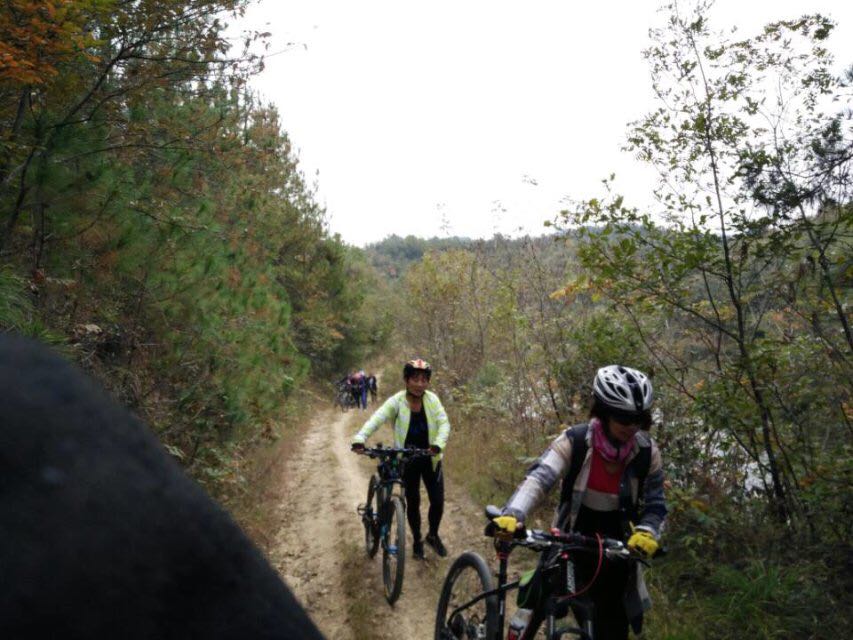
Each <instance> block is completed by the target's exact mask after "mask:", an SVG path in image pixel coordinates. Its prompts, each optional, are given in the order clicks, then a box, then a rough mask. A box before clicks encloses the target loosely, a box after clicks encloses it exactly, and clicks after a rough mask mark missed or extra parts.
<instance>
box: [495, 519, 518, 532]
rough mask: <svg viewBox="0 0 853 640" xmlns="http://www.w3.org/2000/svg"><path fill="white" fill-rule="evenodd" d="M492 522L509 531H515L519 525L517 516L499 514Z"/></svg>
mask: <svg viewBox="0 0 853 640" xmlns="http://www.w3.org/2000/svg"><path fill="white" fill-rule="evenodd" d="M492 522H494V523H495V524H496V525H497V526H498V528H499V529H502V530H504V531H506V532H507V533H515V530H516V529H518V526H519V523H518V519H517V518H516V517H515V516H498V517H497V518H493V519H492Z"/></svg>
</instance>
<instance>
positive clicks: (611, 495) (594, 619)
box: [342, 359, 667, 640]
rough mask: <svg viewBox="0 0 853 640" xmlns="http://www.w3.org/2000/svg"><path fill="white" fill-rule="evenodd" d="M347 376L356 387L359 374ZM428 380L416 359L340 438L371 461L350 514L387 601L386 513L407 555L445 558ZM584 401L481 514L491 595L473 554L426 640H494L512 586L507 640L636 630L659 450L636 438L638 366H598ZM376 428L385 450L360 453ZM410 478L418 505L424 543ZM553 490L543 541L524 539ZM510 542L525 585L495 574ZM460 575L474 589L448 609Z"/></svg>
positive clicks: (660, 503)
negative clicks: (584, 408) (569, 619)
mask: <svg viewBox="0 0 853 640" xmlns="http://www.w3.org/2000/svg"><path fill="white" fill-rule="evenodd" d="M357 373H360V374H361V378H360V379H361V380H363V381H364V380H365V379H369V378H370V377H371V376H365V374H364V372H357ZM432 373H433V371H432V367H431V366H430V364H429V363H428V362H426V361H425V360H423V359H414V360H410V361H408V362H406V363H405V365H404V367H403V383H404V387H405V388H404V389H402V390H401V391H399V392H397V393H395V394H394V395H392V396H391V397H389V398H388V399H387V400H386V401H385V402H384V403H383V404H382V405H381V406H380V407H379V408H378V409H377V410H376V411H375V413H374V414H373V415H372V416H371V417H370V418H369V419H368V420H367V421H366V422H365V423H364V425H363V426H362V427H361V429H359V431H358V433H356V434H355V435H354V436H353V437H352V439H351V447H352V450H353V451H355V452H356V453H361V454H368V455H370V457H372V458H374V459H378V460H379V467H378V470H377V474H376V475H375V476H374V477H373V478H371V483H370V487H369V490H368V501H367V503H366V504H363V505H361V506H360V507H359V513H360V514H361V517H362V522H363V524H364V527H365V540H366V542H367V551H368V555H370V556H371V557H372V555H373V554H374V553H376V551H377V549H378V547H379V546H380V544H381V545H382V549H383V578H384V579H385V584H386V597H388V600H389V602H393V601H394V600H395V599H396V598H397V597H398V596H399V593H400V589H401V587H402V570H403V569H402V568H403V561H404V558H405V532H404V530H402V532H403V535H399V533H398V534H396V535H395V533H394V531H395V526H394V525H395V524H396V525H397V526H396V530H397V531H401V529H399V528H400V527H402V526H403V525H402V522H401V519H402V516H401V515H399V516H397V515H395V511H396V512H398V513H400V514H401V513H402V511H403V510H404V509H405V514H406V520H407V521H408V524H409V529H410V531H411V534H412V539H413V544H412V555H413V557H415V558H418V559H423V558H424V542H426V544H427V545H429V546H430V547H431V548H432V549H433V551H434V552H435V553H436V554H437V555H438V556H441V557H444V556H446V555H447V548H446V546H445V544H444V542H443V541H442V539H441V537H440V536H439V526H440V524H441V520H442V516H443V513H444V469H443V465H442V457H443V456H444V453H445V450H446V447H447V442H448V437H449V435H450V421H449V419H448V417H447V413H446V412H445V410H444V406H443V405H442V403H441V401H440V400H439V398H438V396H437V395H436V394H435V393H433V392H432V391H430V390H429V389H428V387H429V385H430V381H431V377H432ZM358 380H359V378H355V381H353V375H350V376H347V378H346V382H347V384H349V385H351V386H353V387H355V386H357V385H359V384H360V385H361V386H357V388H358V389H359V390H361V389H369V387H367V385H368V384H369V383H368V382H366V381H364V382H361V383H359V382H358ZM374 381H375V378H374ZM342 382H343V381H342ZM374 384H375V382H374ZM360 392H361V391H360ZM361 393H363V394H366V391H365V392H361ZM590 396H591V398H590V409H589V418H588V420H587V421H585V422H583V423H581V424H577V425H574V426H571V427H568V428H565V427H564V428H563V430H562V432H561V433H560V435H559V436H558V437H557V438H556V439H555V440H554V441H553V442H552V443H551V444H550V446H549V447H548V448H547V449H546V450H545V452H544V453H543V454H542V455H541V456H540V457H539V458H538V459H537V460H536V462H534V463H533V465H532V466H531V467H530V468H529V469H528V471H527V474H526V476H525V478H524V479H523V481H522V482H521V484H520V485H519V486H518V488H517V489H516V490H515V492H514V493H513V494H512V495H511V496H510V498H509V500H508V501H507V502H506V504H505V505H504V506H503V508H497V507H489V508H488V509H487V518H488V524H489V526H488V527H487V535H490V536H492V537H494V539H495V548H496V550H497V552H498V558H499V559H500V564H501V569H500V572H499V578H500V580H499V582H500V584H499V586H498V587H497V588H493V586H492V573H491V571H490V570H488V568H487V567H486V566H485V561H483V560H482V559H481V558H480V557H479V556H478V555H477V554H473V553H470V552H468V553H466V554H463V555H462V556H460V558H459V559H458V560H457V561H456V562H455V563H454V564H453V566H452V567H451V569H450V572H449V573H448V576H447V580H446V581H445V585H444V589H443V591H442V594H441V598H440V600H439V612H438V616H437V619H436V631H435V638H436V640H441V639H447V640H450V639H458V640H462V639H463V638H486V639H487V640H502V638H503V637H504V635H503V632H504V629H503V627H504V613H505V612H504V607H503V602H504V598H505V596H506V592H507V591H509V590H511V589H519V598H518V603H519V606H520V608H519V610H518V612H517V613H516V616H514V617H513V620H512V621H511V622H510V626H509V635H508V636H507V638H509V639H512V640H525V639H528V638H533V636H534V635H535V634H536V633H537V631H538V629H539V627H540V626H541V625H543V624H545V627H544V628H545V633H546V635H545V637H546V638H548V639H549V640H551V639H556V638H561V637H564V636H565V635H572V636H573V637H578V638H581V639H583V640H593V639H594V640H611V639H615V640H623V639H626V638H627V637H628V632H629V628H632V629H633V630H634V631H635V632H636V633H640V632H641V629H642V623H643V614H644V612H645V611H647V610H648V609H649V607H650V606H651V601H650V599H649V595H648V591H647V590H646V587H645V583H644V580H643V568H642V565H643V564H645V561H646V559H648V558H651V557H654V556H656V555H657V554H658V552H659V550H660V542H659V540H660V536H661V531H662V527H663V524H664V520H665V518H666V513H667V508H666V502H665V499H664V476H663V465H662V460H661V454H660V451H659V449H658V447H657V445H656V444H655V442H654V440H653V439H652V437H651V436H650V433H649V432H650V429H651V426H652V417H651V407H652V396H653V393H652V383H651V380H650V379H649V377H648V376H646V375H645V374H644V373H643V372H641V371H638V370H637V369H633V368H630V367H625V366H621V365H608V366H605V367H602V368H600V369H598V371H597V373H596V375H595V378H594V380H593V384H592V393H591V394H590ZM361 398H362V400H361V401H360V403H359V405H357V406H361V407H362V408H365V407H366V395H362V396H361ZM384 423H389V424H390V425H391V427H392V430H393V447H392V448H388V447H386V448H382V446H381V445H378V446H377V448H374V449H368V448H367V447H366V442H367V439H368V438H369V437H370V436H371V435H372V434H373V433H374V432H375V431H376V430H377V429H378V428H379V427H380V426H381V425H382V424H384ZM469 446H476V443H469ZM421 482H423V485H424V487H425V489H426V493H427V496H428V498H429V510H428V514H427V522H428V529H427V534H426V536H425V537H422V528H421V514H420V485H421ZM557 484H560V485H561V490H560V496H559V501H558V506H557V509H556V512H555V515H554V517H553V520H552V523H551V527H552V528H551V529H550V533H547V532H539V531H536V530H529V529H527V528H526V527H525V522H526V521H527V520H528V518H529V516H530V515H531V514H532V513H533V512H534V511H535V509H536V508H537V507H538V506H539V505H540V504H541V503H542V502H543V501H544V498H545V496H546V495H547V494H548V493H549V492H550V491H551V490H552V489H553V488H554V487H555V486H556V485H557ZM395 488H398V489H399V491H398V492H397V494H396V495H395V493H394V492H395ZM517 546H523V547H527V548H531V549H534V550H538V551H540V552H541V558H540V562H539V565H538V567H537V569H536V570H535V571H533V572H531V574H530V575H529V576H527V582H525V583H524V584H520V582H519V581H515V582H508V581H507V578H506V562H507V558H508V556H509V551H510V550H511V549H512V548H514V547H517ZM569 567H570V568H569ZM466 568H468V569H473V570H474V571H475V573H476V574H477V575H478V576H479V581H480V582H479V584H480V588H481V590H482V592H481V593H479V594H478V593H473V594H468V596H466V597H463V598H461V599H460V600H458V601H454V598H455V597H456V596H455V595H453V594H454V593H455V591H454V590H455V589H456V587H457V586H458V583H459V580H460V575H461V574H462V573H464V570H465V569H466ZM554 576H558V577H557V578H555V577H554ZM531 583H533V584H535V585H537V586H536V589H535V590H536V593H538V594H539V596H538V597H537V598H531V597H530V592H531V587H530V584H531ZM522 593H523V594H525V595H524V597H522ZM581 596H583V598H581ZM569 610H571V611H572V612H573V613H574V617H575V619H576V620H577V621H578V623H579V626H578V627H562V628H557V626H556V623H555V620H557V619H559V618H562V617H565V616H566V615H567V614H568V612H569Z"/></svg>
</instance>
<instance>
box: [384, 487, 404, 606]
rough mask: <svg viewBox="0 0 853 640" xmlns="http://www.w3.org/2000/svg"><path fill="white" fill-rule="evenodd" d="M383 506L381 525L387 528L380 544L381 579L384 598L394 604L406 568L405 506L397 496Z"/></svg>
mask: <svg viewBox="0 0 853 640" xmlns="http://www.w3.org/2000/svg"><path fill="white" fill-rule="evenodd" d="M385 508H386V509H387V511H386V514H385V518H383V526H384V527H387V529H386V531H385V535H384V540H385V542H384V544H383V545H382V581H383V582H384V583H385V599H386V600H388V603H389V604H394V603H395V602H396V601H397V598H399V597H400V592H401V591H402V590H403V572H404V571H405V568H406V508H405V507H404V506H403V501H402V500H401V499H400V497H399V496H391V499H390V500H389V501H388V502H387V503H385Z"/></svg>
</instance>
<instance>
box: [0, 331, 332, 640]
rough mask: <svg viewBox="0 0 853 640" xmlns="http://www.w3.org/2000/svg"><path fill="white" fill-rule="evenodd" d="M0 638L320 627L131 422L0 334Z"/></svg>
mask: <svg viewBox="0 0 853 640" xmlns="http://www.w3.org/2000/svg"><path fill="white" fill-rule="evenodd" d="M0 421H2V426H0V575H2V579H3V588H2V589H0V637H2V638H18V639H20V638H50V637H57V638H58V637H62V638H67V639H73V638H96V639H100V638H123V639H126V640H127V639H131V640H132V639H136V638H158V639H159V638H167V639H168V638H175V639H178V638H181V639H186V638H205V639H225V638H235V639H236V638H249V639H252V638H304V639H309V640H315V639H316V640H321V639H322V636H321V635H320V633H319V632H318V631H317V629H316V628H315V627H314V625H313V623H312V622H311V621H310V619H309V618H308V616H307V615H306V614H305V612H304V611H303V610H302V608H301V607H300V606H299V604H298V603H297V602H296V600H295V599H294V597H293V596H292V595H291V593H290V592H289V591H288V589H287V587H285V585H284V583H283V582H282V581H281V580H280V579H279V577H278V575H277V574H276V572H275V571H274V570H273V569H272V568H271V567H270V566H269V564H268V563H267V562H266V560H265V559H264V557H263V556H262V554H261V553H260V552H259V551H258V550H257V549H256V548H255V547H254V546H253V545H252V543H251V542H250V541H249V540H248V539H247V538H246V536H245V535H244V534H243V532H242V531H241V530H240V529H239V528H238V527H237V525H236V524H234V522H233V521H232V520H231V518H230V517H229V516H228V515H227V514H226V513H225V512H224V511H223V510H222V509H221V508H220V507H219V506H217V505H216V503H214V501H213V500H211V499H210V498H209V497H208V496H207V495H206V494H205V493H204V491H203V490H202V489H201V488H200V487H198V486H197V485H196V484H195V483H194V482H193V481H192V480H190V479H189V478H188V477H187V476H186V475H185V473H184V472H183V470H182V469H181V468H180V466H179V465H178V464H177V463H176V462H175V461H174V460H172V459H171V457H170V456H169V455H168V454H167V453H166V452H165V451H164V449H163V448H162V446H161V445H160V443H159V442H158V441H157V439H156V437H155V436H154V435H153V434H152V433H151V432H150V431H149V430H148V429H147V428H146V427H145V425H144V424H142V422H140V421H139V420H138V419H137V418H135V417H134V416H132V415H131V414H130V413H129V412H128V411H127V410H125V409H123V408H122V407H120V406H118V405H117V404H116V403H115V402H114V401H113V400H111V399H110V398H109V397H108V396H107V395H106V394H105V393H104V392H103V391H102V390H101V389H99V388H97V387H96V386H95V384H94V383H92V382H91V381H90V380H89V379H88V378H87V377H86V376H85V375H83V374H82V373H81V372H80V371H79V370H78V369H76V368H75V367H74V366H72V365H71V364H69V363H68V362H66V361H64V360H63V359H62V358H60V357H58V356H57V355H55V354H53V353H52V352H51V351H50V350H49V349H47V348H46V347H44V346H41V345H39V344H37V343H34V342H31V341H26V340H22V339H18V338H12V337H10V336H3V335H0Z"/></svg>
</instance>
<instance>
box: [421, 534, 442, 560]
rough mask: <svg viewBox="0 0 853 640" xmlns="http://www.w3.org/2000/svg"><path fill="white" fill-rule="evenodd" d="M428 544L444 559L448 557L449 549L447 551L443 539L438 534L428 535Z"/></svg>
mask: <svg viewBox="0 0 853 640" xmlns="http://www.w3.org/2000/svg"><path fill="white" fill-rule="evenodd" d="M426 543H427V544H428V545H429V546H431V547H432V548H433V549H435V552H436V553H437V554H438V555H440V556H441V557H442V558H446V557H447V549H445V547H444V544H443V543H442V542H441V538H439V537H438V534H437V533H430V534H428V535H427V537H426Z"/></svg>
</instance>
